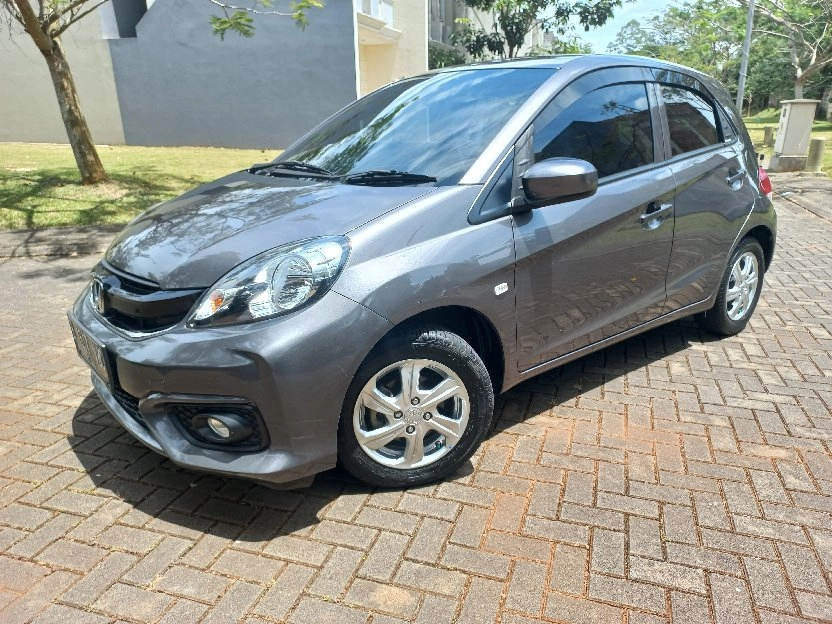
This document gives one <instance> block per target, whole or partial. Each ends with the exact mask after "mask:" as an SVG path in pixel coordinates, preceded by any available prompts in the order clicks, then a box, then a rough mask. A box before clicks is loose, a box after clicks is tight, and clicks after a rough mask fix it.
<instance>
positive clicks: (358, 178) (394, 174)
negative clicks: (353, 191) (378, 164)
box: [341, 169, 436, 186]
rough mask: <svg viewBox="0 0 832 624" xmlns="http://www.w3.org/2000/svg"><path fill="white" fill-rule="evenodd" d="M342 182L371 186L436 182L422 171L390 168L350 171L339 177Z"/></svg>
mask: <svg viewBox="0 0 832 624" xmlns="http://www.w3.org/2000/svg"><path fill="white" fill-rule="evenodd" d="M341 182H343V183H344V184H367V185H372V186H401V185H403V184H426V183H428V182H436V178H434V177H433V176H429V175H424V174H422V173H408V172H407V171H396V170H395V169H391V170H389V171H385V170H383V169H373V170H370V171H360V172H358V173H350V174H348V175H345V176H344V177H342V178H341Z"/></svg>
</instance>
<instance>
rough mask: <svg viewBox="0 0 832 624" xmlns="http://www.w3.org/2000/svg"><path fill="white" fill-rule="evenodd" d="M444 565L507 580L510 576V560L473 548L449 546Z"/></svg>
mask: <svg viewBox="0 0 832 624" xmlns="http://www.w3.org/2000/svg"><path fill="white" fill-rule="evenodd" d="M442 563H443V565H445V566H447V567H449V568H451V569H457V570H462V571H463V572H470V573H472V574H479V575H481V576H488V577H492V578H499V579H505V578H506V577H507V576H508V569H509V558H508V557H505V556H503V555H499V554H492V553H486V552H480V551H478V550H473V549H471V548H463V547H461V546H456V545H454V544H449V545H448V547H447V548H446V549H445V555H444V556H443V557H442Z"/></svg>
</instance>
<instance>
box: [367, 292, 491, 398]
mask: <svg viewBox="0 0 832 624" xmlns="http://www.w3.org/2000/svg"><path fill="white" fill-rule="evenodd" d="M413 325H417V326H424V327H433V328H437V329H447V330H448V331H451V332H453V333H455V334H457V335H458V336H459V337H460V338H462V339H463V340H465V342H467V343H468V344H469V345H471V347H472V348H473V349H474V351H476V352H477V355H479V356H480V359H481V360H482V361H483V364H485V368H486V369H487V370H488V375H489V377H491V385H492V387H493V388H494V394H495V395H497V394H499V393H500V392H501V391H502V387H503V380H504V378H505V353H504V349H503V342H502V340H501V339H500V335H499V334H498V333H497V330H496V329H495V327H494V325H493V324H492V323H491V321H490V320H489V319H488V318H487V317H486V316H485V315H484V314H483V313H482V312H479V311H477V310H475V309H473V308H468V307H465V306H457V305H451V306H443V307H439V308H431V309H430V310H424V311H422V312H419V313H418V314H415V315H413V316H411V317H408V318H406V319H404V320H402V321H401V322H399V323H398V324H396V326H395V327H393V328H392V329H390V330H389V331H388V332H387V333H386V334H385V335H384V336H383V337H382V338H381V339H380V340H379V341H378V342H377V343H376V345H375V346H377V345H379V344H381V343H383V342H384V340H385V339H386V338H387V337H388V336H389V335H390V334H391V333H392V332H394V331H397V330H399V329H401V327H403V326H413ZM375 346H374V347H373V348H374V349H375Z"/></svg>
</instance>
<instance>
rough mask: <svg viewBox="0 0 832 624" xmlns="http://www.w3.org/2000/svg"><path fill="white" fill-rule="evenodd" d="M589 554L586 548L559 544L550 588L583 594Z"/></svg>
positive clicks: (553, 563)
mask: <svg viewBox="0 0 832 624" xmlns="http://www.w3.org/2000/svg"><path fill="white" fill-rule="evenodd" d="M588 554H589V553H588V551H587V550H586V549H584V548H578V547H575V546H569V545H567V544H558V545H557V546H556V547H555V557H554V560H553V562H552V566H551V575H550V577H549V586H550V587H551V588H552V589H556V590H558V591H560V592H565V593H570V594H576V595H580V594H582V593H583V591H584V577H585V575H586V568H587V559H588Z"/></svg>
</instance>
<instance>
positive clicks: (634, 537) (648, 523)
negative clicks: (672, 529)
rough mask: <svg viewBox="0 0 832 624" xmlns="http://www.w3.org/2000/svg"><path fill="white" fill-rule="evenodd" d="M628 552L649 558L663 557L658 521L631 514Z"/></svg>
mask: <svg viewBox="0 0 832 624" xmlns="http://www.w3.org/2000/svg"><path fill="white" fill-rule="evenodd" d="M629 525H630V529H629V536H630V542H629V546H630V552H631V553H633V554H637V555H643V556H645V557H650V558H651V559H663V558H664V556H663V554H662V537H661V529H660V525H659V522H658V521H657V520H649V519H647V518H639V517H637V516H631V517H630V519H629Z"/></svg>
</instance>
